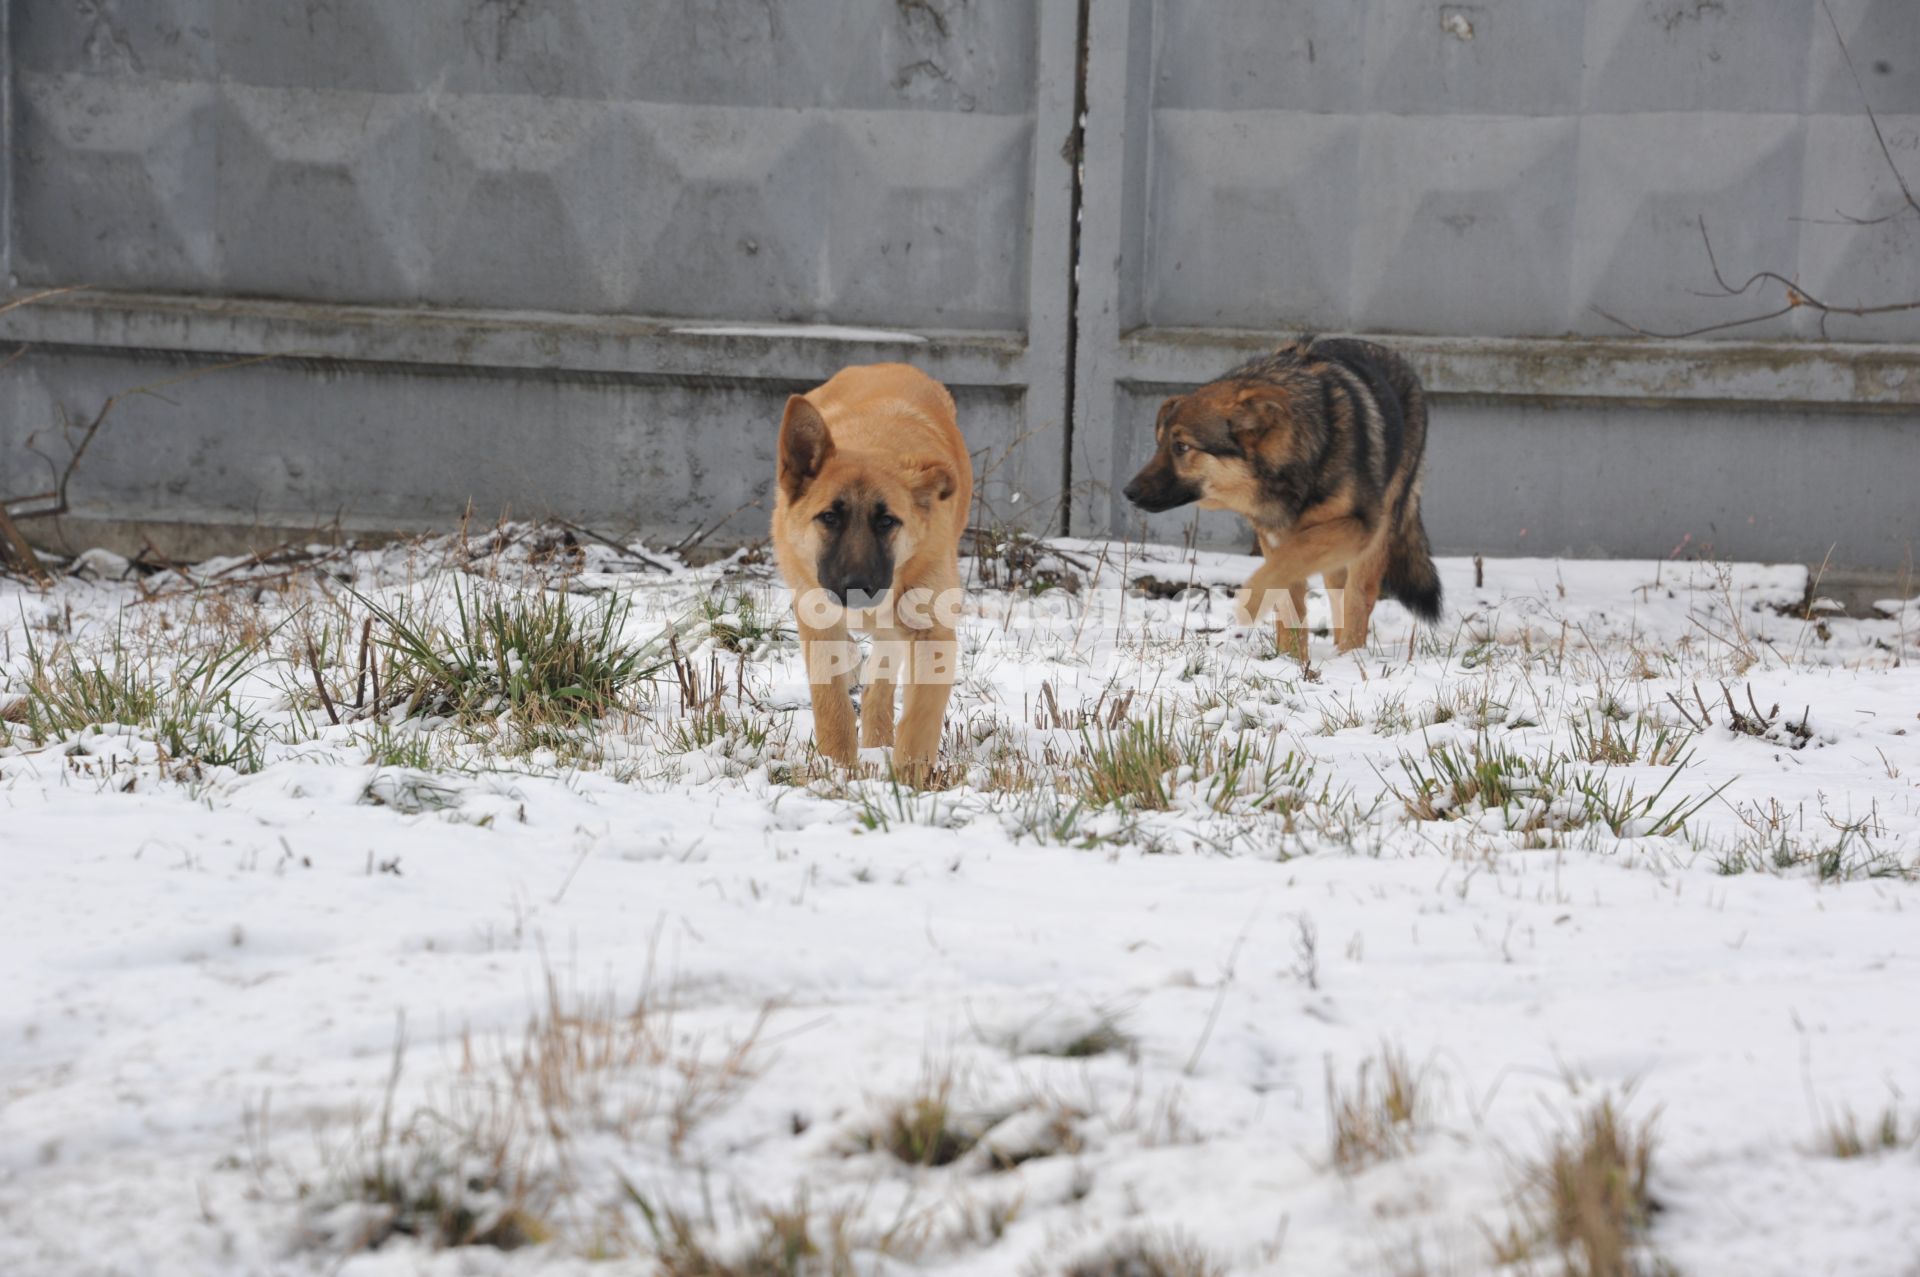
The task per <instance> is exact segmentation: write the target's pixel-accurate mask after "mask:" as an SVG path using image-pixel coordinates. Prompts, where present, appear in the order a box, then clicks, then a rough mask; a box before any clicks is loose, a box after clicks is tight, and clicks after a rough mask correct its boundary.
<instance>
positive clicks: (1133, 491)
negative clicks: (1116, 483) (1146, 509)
mask: <svg viewBox="0 0 1920 1277" xmlns="http://www.w3.org/2000/svg"><path fill="white" fill-rule="evenodd" d="M1120 495H1121V496H1124V497H1125V498H1126V499H1127V500H1129V501H1131V502H1133V503H1134V504H1135V505H1139V504H1140V481H1139V480H1138V479H1135V480H1133V481H1132V482H1131V483H1129V484H1127V486H1126V487H1124V488H1122V489H1120Z"/></svg>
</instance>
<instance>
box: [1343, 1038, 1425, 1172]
mask: <svg viewBox="0 0 1920 1277" xmlns="http://www.w3.org/2000/svg"><path fill="white" fill-rule="evenodd" d="M1427 1107H1428V1097H1427V1092H1426V1078H1425V1075H1424V1074H1423V1073H1420V1072H1416V1071H1415V1070H1414V1069H1413V1067H1412V1066H1411V1065H1409V1064H1408V1063H1407V1057H1406V1054H1405V1053H1404V1052H1402V1051H1399V1050H1396V1049H1395V1048H1393V1047H1390V1046H1383V1047H1382V1048H1381V1051H1380V1057H1379V1058H1378V1059H1377V1060H1376V1059H1367V1060H1363V1061H1361V1063H1360V1071H1359V1074H1358V1076H1357V1077H1356V1078H1355V1079H1354V1084H1353V1087H1352V1089H1351V1090H1343V1089H1342V1088H1341V1086H1340V1084H1339V1082H1338V1081H1337V1080H1336V1079H1335V1078H1334V1076H1333V1066H1332V1065H1331V1064H1329V1065H1328V1066H1327V1120H1328V1123H1329V1125H1330V1127H1331V1143H1332V1160H1333V1165H1334V1166H1335V1167H1336V1168H1337V1169H1338V1170H1339V1171H1340V1172H1341V1173H1342V1174H1345V1175H1351V1174H1353V1173H1354V1172H1356V1171H1360V1170H1364V1169H1365V1168H1367V1167H1369V1166H1372V1165H1373V1164H1374V1163H1376V1162H1383V1161H1386V1160H1388V1159H1389V1158H1393V1157H1398V1156H1400V1155H1401V1154H1402V1153H1405V1152H1407V1151H1408V1150H1409V1149H1411V1148H1412V1147H1413V1137H1414V1134H1415V1133H1416V1132H1417V1131H1418V1130H1419V1128H1420V1125H1421V1124H1422V1123H1423V1122H1424V1121H1425V1119H1426V1116H1427Z"/></svg>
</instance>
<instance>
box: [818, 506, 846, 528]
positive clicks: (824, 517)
mask: <svg viewBox="0 0 1920 1277" xmlns="http://www.w3.org/2000/svg"><path fill="white" fill-rule="evenodd" d="M813 518H814V522H816V523H818V524H819V525H820V526H821V527H823V528H837V527H839V526H840V512H839V511H838V510H822V511H821V512H820V513H819V514H816V515H814V516H813Z"/></svg>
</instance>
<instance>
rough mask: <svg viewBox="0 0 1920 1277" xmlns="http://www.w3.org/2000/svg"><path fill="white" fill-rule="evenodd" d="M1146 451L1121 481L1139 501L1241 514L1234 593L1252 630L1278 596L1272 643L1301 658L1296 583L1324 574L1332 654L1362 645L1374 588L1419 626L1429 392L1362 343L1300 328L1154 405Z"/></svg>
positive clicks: (1425, 568) (1428, 565)
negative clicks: (1249, 562) (1243, 571)
mask: <svg viewBox="0 0 1920 1277" xmlns="http://www.w3.org/2000/svg"><path fill="white" fill-rule="evenodd" d="M1153 429H1154V437H1155V443H1156V447H1155V450H1154V454H1153V460H1151V461H1149V462H1148V463H1147V464H1146V466H1145V467H1144V468H1142V469H1141V471H1140V473H1139V474H1137V475H1135V476H1134V479H1133V482H1131V483H1129V484H1128V485H1127V487H1126V496H1127V499H1128V500H1129V501H1132V502H1133V503H1134V504H1135V505H1137V506H1139V507H1140V508H1141V509H1143V510H1148V511H1152V512H1156V513H1157V512H1159V511H1161V510H1171V509H1173V508H1174V507H1176V506H1181V505H1185V504H1187V503H1188V502H1190V501H1192V502H1198V503H1199V505H1200V508H1201V509H1202V510H1232V511H1234V512H1235V513H1238V514H1242V515H1245V516H1246V518H1247V521H1248V522H1249V523H1251V524H1253V528H1254V531H1255V532H1256V533H1257V534H1258V535H1259V538H1260V553H1261V554H1262V555H1263V556H1264V557H1265V559H1266V562H1264V563H1262V564H1261V565H1260V567H1259V569H1258V570H1257V571H1255V572H1254V574H1253V576H1252V578H1251V579H1249V580H1248V582H1247V585H1246V589H1244V590H1242V591H1241V592H1240V595H1239V596H1238V598H1237V599H1236V601H1235V608H1236V619H1237V620H1239V622H1240V623H1241V624H1243V625H1250V624H1252V623H1253V622H1254V621H1256V620H1258V619H1259V617H1260V616H1261V615H1262V614H1263V613H1265V612H1266V610H1267V609H1268V608H1269V607H1272V606H1275V605H1276V604H1278V603H1279V602H1281V601H1282V600H1283V599H1284V600H1285V601H1287V602H1288V603H1290V604H1291V612H1290V613H1289V611H1288V609H1286V608H1282V609H1281V613H1280V616H1279V619H1278V621H1277V623H1276V625H1275V630H1276V637H1277V638H1278V640H1279V643H1280V646H1281V647H1282V648H1283V649H1289V648H1290V649H1291V650H1292V651H1293V652H1294V653H1295V655H1297V656H1299V657H1300V658H1301V659H1302V660H1305V659H1306V655H1307V631H1306V627H1305V625H1304V624H1303V622H1304V619H1305V618H1304V615H1303V613H1304V609H1305V606H1306V598H1307V578H1308V577H1309V576H1312V575H1314V574H1315V573H1319V574H1321V575H1322V576H1324V577H1325V578H1326V582H1327V587H1328V593H1329V595H1330V596H1331V598H1332V599H1333V602H1334V637H1335V641H1336V644H1337V646H1338V647H1339V649H1340V650H1341V651H1342V652H1347V651H1351V650H1353V649H1354V648H1356V647H1359V646H1361V645H1362V644H1364V643H1365V642H1366V641H1367V623H1368V621H1369V620H1370V619H1371V618H1372V615H1373V607H1374V604H1375V602H1377V601H1378V599H1379V598H1380V595H1381V593H1382V592H1385V593H1386V594H1387V595H1389V596H1390V597H1392V598H1396V599H1398V600H1400V602H1401V603H1403V604H1405V605H1406V607H1407V609H1408V610H1409V611H1411V612H1412V613H1413V614H1414V615H1415V616H1418V617H1420V618H1421V619H1422V620H1425V621H1429V622H1432V621H1435V620H1438V619H1439V617H1440V577H1439V574H1438V573H1437V572H1436V571H1435V569H1434V566H1433V555H1432V553H1431V552H1430V551H1429V550H1428V548H1427V530H1426V526H1425V525H1424V524H1423V523H1422V522H1421V520H1420V479H1421V463H1422V461H1423V459H1424V457H1425V453H1426V446H1427V400H1426V394H1425V392H1424V391H1423V390H1422V389H1421V386H1420V379H1419V378H1418V377H1417V376H1415V375H1414V371H1413V369H1412V368H1410V367H1408V366H1407V363H1406V361H1405V360H1403V359H1401V358H1400V357H1399V356H1398V355H1396V354H1394V353H1393V352H1392V351H1390V350H1387V349H1385V348H1384V347H1381V346H1376V345H1374V344H1373V343H1372V342H1366V341H1356V340H1352V339H1346V338H1328V337H1303V338H1301V339H1299V340H1297V341H1293V342H1289V343H1287V344H1286V345H1284V346H1282V347H1280V348H1279V349H1278V350H1276V351H1274V352H1273V353H1272V354H1271V355H1264V356H1262V357H1261V358H1259V359H1255V360H1253V361H1252V362H1250V363H1247V364H1243V365H1242V366H1240V367H1239V368H1236V369H1234V370H1233V371H1232V372H1230V373H1228V374H1227V375H1226V376H1224V377H1221V378H1220V379H1218V380H1217V381H1210V382H1208V383H1207V384H1206V385H1204V386H1201V387H1200V388H1199V389H1198V390H1195V391H1194V392H1193V393H1191V394H1187V395H1176V396H1175V397H1174V398H1172V399H1169V400H1167V401H1166V403H1164V404H1162V405H1161V407H1160V416H1159V419H1158V420H1157V421H1156V422H1155V423H1154V428H1153Z"/></svg>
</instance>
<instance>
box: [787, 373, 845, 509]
mask: <svg viewBox="0 0 1920 1277" xmlns="http://www.w3.org/2000/svg"><path fill="white" fill-rule="evenodd" d="M832 455H833V436H832V435H830V434H828V433H827V423H826V419H825V418H823V417H822V416H821V415H820V410H819V409H818V408H816V407H814V406H813V404H812V402H810V401H809V400H808V399H807V397H806V396H805V395H792V396H790V397H789V398H788V399H787V411H786V415H785V416H783V417H781V418H780V487H781V489H782V490H783V491H785V492H786V494H787V499H788V500H798V499H799V496H800V494H801V493H803V492H805V491H806V490H807V485H808V484H809V483H812V482H813V480H814V477H815V476H816V475H818V474H819V473H820V467H822V466H824V465H826V464H827V458H828V457H830V456H832Z"/></svg>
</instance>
